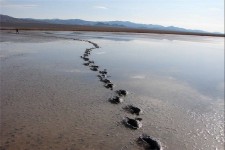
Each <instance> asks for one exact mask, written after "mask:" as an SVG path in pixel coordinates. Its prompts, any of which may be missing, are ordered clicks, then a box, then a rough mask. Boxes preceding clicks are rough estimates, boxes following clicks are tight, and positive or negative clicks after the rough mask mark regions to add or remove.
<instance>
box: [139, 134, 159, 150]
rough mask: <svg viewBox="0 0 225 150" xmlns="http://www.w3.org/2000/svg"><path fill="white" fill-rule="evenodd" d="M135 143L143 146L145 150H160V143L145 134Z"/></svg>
mask: <svg viewBox="0 0 225 150" xmlns="http://www.w3.org/2000/svg"><path fill="white" fill-rule="evenodd" d="M137 142H138V144H139V145H141V146H143V147H144V148H145V149H146V150H162V145H161V143H160V142H159V141H158V140H157V139H155V138H153V137H151V136H149V135H147V134H142V135H141V136H140V137H139V139H138V141H137Z"/></svg>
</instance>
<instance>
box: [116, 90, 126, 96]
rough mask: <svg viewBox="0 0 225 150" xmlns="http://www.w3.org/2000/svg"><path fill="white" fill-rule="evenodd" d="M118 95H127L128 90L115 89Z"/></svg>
mask: <svg viewBox="0 0 225 150" xmlns="http://www.w3.org/2000/svg"><path fill="white" fill-rule="evenodd" d="M115 92H116V93H117V94H118V95H119V96H127V94H128V91H126V90H117V91H115Z"/></svg>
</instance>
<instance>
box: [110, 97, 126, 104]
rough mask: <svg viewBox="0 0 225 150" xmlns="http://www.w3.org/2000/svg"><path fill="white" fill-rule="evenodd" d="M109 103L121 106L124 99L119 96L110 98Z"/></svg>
mask: <svg viewBox="0 0 225 150" xmlns="http://www.w3.org/2000/svg"><path fill="white" fill-rule="evenodd" d="M109 101H110V102H111V103H113V104H119V103H122V102H123V99H122V98H121V97H119V96H114V97H112V98H109Z"/></svg>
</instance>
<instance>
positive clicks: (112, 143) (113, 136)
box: [0, 31, 224, 150]
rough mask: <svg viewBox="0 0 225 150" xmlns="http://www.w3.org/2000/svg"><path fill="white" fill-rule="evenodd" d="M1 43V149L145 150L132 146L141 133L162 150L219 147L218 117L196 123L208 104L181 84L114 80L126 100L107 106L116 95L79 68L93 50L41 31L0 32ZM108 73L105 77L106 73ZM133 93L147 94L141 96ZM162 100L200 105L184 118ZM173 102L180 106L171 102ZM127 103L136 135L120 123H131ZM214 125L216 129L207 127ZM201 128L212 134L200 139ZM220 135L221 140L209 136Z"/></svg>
mask: <svg viewBox="0 0 225 150" xmlns="http://www.w3.org/2000/svg"><path fill="white" fill-rule="evenodd" d="M85 40H87V39H85ZM89 41H92V39H90V40H89ZM94 41H97V40H94ZM1 42H2V44H1V55H0V56H1V149H9V150H15V149H21V150H22V149H23V150H24V149H34V150H35V149H46V150H47V149H68V150H72V149H76V150H77V149H79V150H82V149H98V150H99V149H104V150H105V149H143V147H142V146H140V145H138V144H137V139H138V137H139V136H140V135H141V134H142V133H147V134H150V135H151V136H153V137H155V138H157V139H158V140H159V141H161V142H162V145H163V148H164V149H193V148H196V149H198V147H200V148H199V149H203V148H205V149H207V147H208V149H211V148H214V149H215V147H218V149H221V148H222V147H223V144H221V143H223V140H224V134H223V133H222V132H223V131H224V130H223V125H221V124H220V123H221V120H222V118H223V116H221V112H212V113H211V112H210V113H208V114H205V116H202V115H201V113H202V111H201V110H199V108H202V109H204V111H207V109H205V108H208V107H203V106H204V105H203V104H205V101H204V103H201V100H204V99H206V101H208V99H207V98H205V97H204V96H202V97H201V95H199V94H198V93H197V92H196V91H193V90H192V89H191V88H188V87H186V86H182V85H180V84H179V82H176V81H171V80H167V79H166V78H160V80H159V78H158V77H155V76H152V77H151V78H148V81H146V80H138V82H137V80H135V81H133V80H130V81H129V80H128V81H127V80H126V82H125V81H123V80H120V79H118V80H116V78H114V83H115V85H116V86H117V87H116V88H117V89H127V87H128V90H129V91H130V94H129V95H128V96H127V99H129V101H128V100H125V101H124V103H123V104H122V105H113V104H111V103H110V102H109V101H108V99H109V98H110V97H112V96H113V95H114V94H115V93H114V91H112V90H109V89H106V88H105V87H104V86H103V84H102V83H101V82H99V79H98V78H97V75H98V73H97V72H94V71H91V70H90V69H88V68H87V67H86V66H84V65H82V64H83V63H84V62H83V60H82V59H81V58H80V56H81V55H83V54H84V51H85V49H87V48H91V47H93V45H92V44H91V43H88V42H85V41H79V40H73V38H72V37H65V36H62V35H57V36H56V35H52V34H46V33H45V32H43V33H39V32H24V33H21V34H17V35H16V34H14V33H12V32H10V31H9V33H7V32H2V33H1ZM96 43H97V42H96ZM98 44H99V46H100V47H101V46H103V45H101V43H98ZM97 52H98V51H97ZM95 60H97V57H95ZM99 65H101V66H103V67H107V65H106V66H104V64H102V63H101V64H99ZM106 69H108V70H109V72H110V69H111V68H106ZM112 71H113V69H112ZM111 75H112V76H113V75H114V74H113V73H112V74H111ZM134 78H137V79H141V78H142V77H140V76H135V77H134ZM146 82H149V83H151V85H149V84H145V83H146ZM171 84H173V86H174V87H175V89H174V90H176V91H178V92H177V93H175V95H176V96H175V95H173V94H172V95H171V94H170V93H174V92H173V89H170V88H169V87H168V85H171ZM162 85H163V87H164V88H161V86H162ZM139 87H140V88H143V87H144V89H146V91H141V92H139V90H138V89H139ZM147 89H148V90H147ZM155 90H156V91H155ZM149 91H152V93H149ZM159 91H160V92H159ZM187 91H189V93H192V94H191V96H190V95H187V94H186V93H185V92H187ZM146 93H148V94H146ZM166 97H167V98H168V97H169V99H173V98H174V103H181V104H182V103H185V102H188V99H196V98H198V99H200V100H199V101H198V103H199V106H198V105H194V106H192V105H193V104H192V103H187V104H188V105H187V107H190V108H194V109H195V111H192V112H188V111H185V110H182V109H181V108H179V105H178V106H177V105H171V103H169V102H165V101H166V100H167V98H166ZM175 97H176V98H175ZM177 97H178V98H177ZM179 98H182V99H183V100H182V101H177V99H179ZM149 99H150V101H149ZM185 99H187V101H185ZM137 100H138V101H137ZM207 103H208V102H207ZM129 104H134V105H135V106H138V107H140V108H142V109H143V110H144V114H143V115H141V117H142V118H143V127H142V128H141V129H139V130H131V129H129V128H126V127H125V126H124V124H123V123H122V120H123V119H124V117H125V116H127V117H131V118H134V115H133V114H129V113H127V112H126V111H124V110H123V107H124V106H126V105H129ZM182 105H183V104H182ZM184 105H185V104H184ZM215 105H216V106H215V107H220V108H219V109H218V110H221V107H223V104H220V103H219V104H215ZM197 110H199V112H198V111H197ZM178 112H179V113H178ZM213 115H215V116H216V117H213ZM159 116H160V118H159ZM217 116H218V117H217ZM198 117H199V118H200V119H201V120H198ZM196 118H197V119H196ZM215 118H218V120H216V122H218V124H219V125H216V126H211V123H212V122H211V121H212V120H213V119H215ZM211 119H212V120H211ZM187 120H188V123H189V124H186V123H187ZM196 121H197V123H196ZM205 125H206V126H210V127H209V128H210V129H212V130H213V131H212V132H211V130H210V131H209V133H207V131H206V130H205V129H203V130H201V131H199V132H198V130H200V129H201V128H202V126H205ZM179 126H181V127H179ZM191 127H193V128H192V129H191ZM196 130H197V131H196ZM194 131H196V132H194ZM196 133H197V135H196ZM218 133H219V134H220V136H219V137H218V136H213V135H212V136H211V134H218ZM198 134H199V135H198ZM203 138H205V139H203ZM214 138H217V139H214ZM189 139H190V140H189ZM206 141H207V142H206ZM218 141H219V142H218ZM211 142H213V144H212V145H213V147H211V146H212V145H209V143H211ZM200 145H201V146H200Z"/></svg>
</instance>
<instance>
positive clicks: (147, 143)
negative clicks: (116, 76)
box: [74, 39, 162, 150]
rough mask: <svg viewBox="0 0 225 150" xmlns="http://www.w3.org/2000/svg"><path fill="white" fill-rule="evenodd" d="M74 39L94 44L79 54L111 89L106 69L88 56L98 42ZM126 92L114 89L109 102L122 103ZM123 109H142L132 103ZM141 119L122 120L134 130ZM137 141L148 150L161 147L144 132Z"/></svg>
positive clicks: (135, 112) (129, 110)
mask: <svg viewBox="0 0 225 150" xmlns="http://www.w3.org/2000/svg"><path fill="white" fill-rule="evenodd" d="M74 40H79V41H84V42H88V43H90V44H92V45H93V46H94V47H92V48H87V49H86V50H85V52H84V54H83V56H80V57H81V58H82V59H83V60H84V63H83V65H85V66H87V67H89V69H90V70H92V71H95V72H98V73H99V74H98V75H97V77H98V78H99V81H100V82H102V83H103V85H104V87H105V88H107V89H110V90H112V91H113V88H114V86H115V85H114V84H113V83H112V81H111V80H110V79H109V77H110V76H109V75H108V72H107V69H104V70H100V69H99V66H98V65H96V64H95V62H94V60H90V58H89V56H90V55H91V52H92V50H94V49H97V48H100V47H99V46H98V44H96V43H94V42H92V41H89V40H80V39H74ZM127 94H128V92H127V91H126V90H123V89H120V90H116V91H114V96H113V97H111V98H109V102H111V103H112V104H119V103H122V102H123V101H124V97H126V96H127ZM123 109H124V110H125V111H127V112H128V113H131V114H134V115H137V116H138V115H140V114H141V113H142V110H141V109H140V108H138V107H135V106H133V105H128V106H126V107H124V108H123ZM141 121H142V118H139V117H136V118H129V117H125V118H124V119H123V121H122V122H123V124H124V125H125V126H126V127H128V128H130V129H134V130H136V129H139V128H141V127H142V122H141ZM137 142H138V144H140V145H142V146H144V147H145V149H148V150H161V149H162V146H161V144H160V142H159V141H158V140H156V139H155V138H153V137H151V136H149V135H146V134H142V135H141V136H140V137H139V138H138V140H137Z"/></svg>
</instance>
